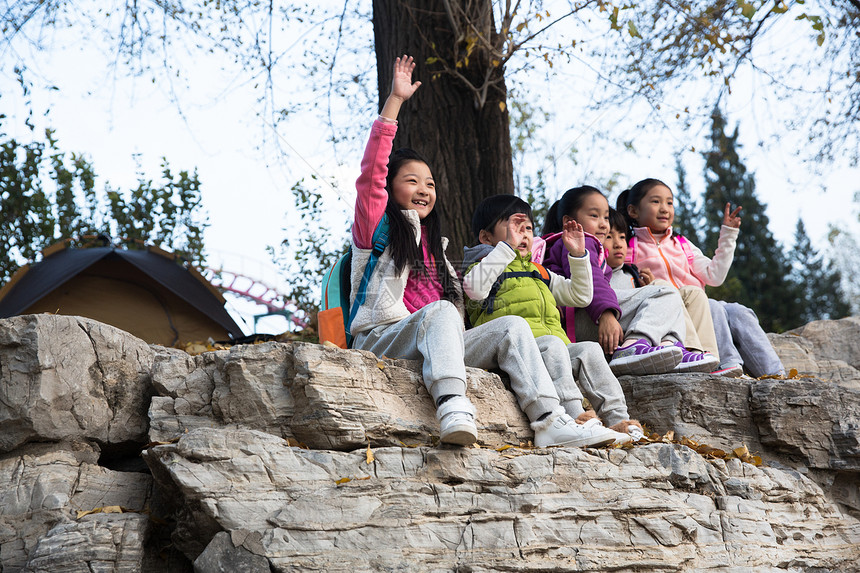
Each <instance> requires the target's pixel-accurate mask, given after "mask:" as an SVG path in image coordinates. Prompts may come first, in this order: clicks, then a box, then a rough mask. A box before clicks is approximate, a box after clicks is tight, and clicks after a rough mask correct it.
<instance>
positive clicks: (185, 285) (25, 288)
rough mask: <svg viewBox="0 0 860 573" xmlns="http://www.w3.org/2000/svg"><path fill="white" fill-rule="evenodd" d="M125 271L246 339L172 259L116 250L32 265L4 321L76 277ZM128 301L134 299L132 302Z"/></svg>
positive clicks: (2, 311) (0, 303)
mask: <svg viewBox="0 0 860 573" xmlns="http://www.w3.org/2000/svg"><path fill="white" fill-rule="evenodd" d="M127 265H131V266H132V267H134V269H137V271H139V272H140V273H143V275H144V276H140V275H138V277H137V279H134V280H135V282H137V283H139V285H141V286H142V285H143V284H144V283H146V282H149V281H147V280H145V279H146V278H147V277H148V278H149V279H151V280H152V281H154V283H157V284H158V285H160V286H161V287H163V288H164V289H165V290H167V291H169V292H170V293H172V294H173V295H175V296H176V297H178V298H179V299H181V301H183V302H184V303H185V304H187V305H190V306H191V307H193V308H194V309H196V310H197V311H198V312H199V313H200V314H202V315H204V316H205V317H207V318H208V319H210V320H211V321H212V322H214V323H216V324H217V325H219V326H220V327H221V328H223V330H224V331H226V332H227V333H228V334H229V335H230V336H231V337H233V338H238V337H241V336H243V333H242V329H241V328H239V326H238V325H237V324H236V322H235V321H234V320H233V318H232V317H231V316H230V315H229V314H228V313H227V311H226V310H225V308H224V304H223V300H222V299H219V298H218V297H217V296H216V295H215V294H213V292H212V291H210V289H209V288H208V287H207V286H206V285H205V284H203V283H202V282H201V281H200V280H198V278H196V277H195V276H194V275H193V274H192V273H190V272H189V271H188V269H186V268H185V267H183V266H182V265H180V264H178V263H177V262H176V261H175V260H174V259H172V258H168V257H165V256H163V255H159V254H156V253H153V252H149V251H147V250H126V249H120V248H115V247H93V248H85V249H63V250H61V251H59V252H56V253H54V254H52V255H50V256H48V257H45V258H44V259H43V260H42V261H40V262H38V263H34V264H32V265H31V266H30V268H29V269H28V270H27V272H26V274H24V275H23V276H22V277H21V278H20V279H19V280H18V281H17V282H16V283H15V285H14V286H13V287H12V288H11V290H10V291H9V292H8V293H6V295H5V296H4V297H3V298H2V299H0V318H7V317H10V316H16V315H18V314H22V313H24V312H25V311H27V310H28V309H32V308H33V307H34V306H38V304H37V303H38V302H39V301H40V300H42V299H45V298H46V297H47V298H51V296H52V293H54V291H56V290H57V289H58V288H59V287H61V286H62V285H64V284H66V285H67V286H69V285H68V283H70V281H73V279H74V278H75V277H79V276H81V275H86V273H87V270H88V269H93V268H96V269H100V270H99V272H100V273H101V274H104V269H106V268H109V267H116V268H120V267H126V268H128V267H127ZM81 280H88V281H90V283H92V280H93V277H87V276H81ZM114 282H116V281H114ZM69 288H72V287H69ZM138 299H139V295H138ZM116 300H118V299H116ZM128 300H132V301H133V300H135V299H134V297H131V298H128ZM105 302H106V304H107V301H105ZM126 304H127V303H126ZM101 310H104V309H101ZM147 312H148V311H147ZM63 314H66V313H63ZM85 316H86V315H85Z"/></svg>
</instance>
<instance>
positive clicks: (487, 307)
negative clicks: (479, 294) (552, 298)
mask: <svg viewBox="0 0 860 573" xmlns="http://www.w3.org/2000/svg"><path fill="white" fill-rule="evenodd" d="M541 271H543V272H541ZM524 277H529V278H533V279H536V280H539V281H541V282H542V283H544V284H545V285H546V286H547V288H549V273H547V272H546V270H545V269H544V268H543V267H540V270H533V271H510V272H506V273H502V274H500V275H499V278H497V279H496V282H494V283H493V286H492V287H491V288H490V294H489V295H487V298H485V299H484V300H483V301H481V310H483V311H484V312H486V313H487V314H493V311H494V310H495V308H494V307H495V302H496V294H497V293H498V292H499V289H500V288H501V286H502V283H503V282H505V279H513V278H524Z"/></svg>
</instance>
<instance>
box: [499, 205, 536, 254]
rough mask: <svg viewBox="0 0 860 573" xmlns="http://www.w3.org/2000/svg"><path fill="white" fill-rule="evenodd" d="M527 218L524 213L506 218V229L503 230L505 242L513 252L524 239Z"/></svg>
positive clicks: (527, 222)
mask: <svg viewBox="0 0 860 573" xmlns="http://www.w3.org/2000/svg"><path fill="white" fill-rule="evenodd" d="M529 222H530V221H529V218H528V216H526V215H525V213H515V214H513V215H511V216H510V217H508V223H507V228H506V229H505V231H506V232H505V242H506V243H507V244H509V245H510V246H511V248H512V249H513V250H515V251H516V250H518V248H519V246H520V243H522V242H523V240H525V237H526V225H527V224H529Z"/></svg>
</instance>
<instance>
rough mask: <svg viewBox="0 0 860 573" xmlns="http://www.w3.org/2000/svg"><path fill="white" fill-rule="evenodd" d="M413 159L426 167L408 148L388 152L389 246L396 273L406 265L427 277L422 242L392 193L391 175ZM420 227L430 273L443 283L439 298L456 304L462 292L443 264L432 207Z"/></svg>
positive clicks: (440, 228)
mask: <svg viewBox="0 0 860 573" xmlns="http://www.w3.org/2000/svg"><path fill="white" fill-rule="evenodd" d="M412 161H420V162H421V163H423V164H424V165H428V166H429V164H428V163H427V160H426V159H425V158H424V156H422V155H421V154H420V153H418V152H417V151H415V150H414V149H409V148H408V147H403V148H401V149H398V150H397V151H395V152H394V153H392V154H391V157H390V158H389V160H388V175H386V177H385V189H386V191H388V203H387V204H386V206H385V213H386V214H387V215H388V221H389V223H390V225H391V229H390V233H391V235H390V240H389V243H388V246H389V248H390V249H391V258H392V259H393V260H394V266H395V268H396V269H397V272H398V273H400V272H401V271H403V269H404V268H405V267H406V266H407V265H409V266H410V268H411V269H412V270H413V272H418V273H421V274H422V275H424V276H427V277H429V276H430V270H429V269H427V268H426V267H425V266H424V256H423V252H422V250H421V242H420V241H418V243H417V244H416V241H415V230H414V229H413V227H412V225H411V224H410V223H409V221H408V220H407V219H406V217H405V216H404V215H403V208H402V207H401V206H400V205H398V204H397V201H395V200H394V195H393V189H394V187H393V181H394V178H395V177H396V176H397V173H398V172H399V171H400V168H401V167H403V165H404V164H406V163H409V162H412ZM437 200H438V190H437ZM421 226H422V227H423V228H424V234H425V235H426V237H427V248H428V249H429V250H430V255H431V256H432V258H433V261H434V263H435V265H436V268H435V269H433V274H434V275H435V276H436V278H437V279H438V280H439V284H441V285H442V298H443V299H445V300H447V301H450V302H453V303H458V302H459V301H461V300H462V296H463V295H462V293H461V292H460V289H459V288H458V285H457V279H456V278H455V277H452V276H451V274H450V273H449V272H448V268H447V266H446V265H445V253H444V252H443V251H442V225H441V222H440V220H439V214H438V213H437V212H436V209H435V208H434V209H433V210H432V211H430V213H428V214H427V216H426V217H424V219H423V220H422V221H421Z"/></svg>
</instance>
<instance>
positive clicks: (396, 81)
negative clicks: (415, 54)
mask: <svg viewBox="0 0 860 573" xmlns="http://www.w3.org/2000/svg"><path fill="white" fill-rule="evenodd" d="M414 70H415V61H414V60H413V59H412V56H407V55H406V54H404V55H402V56H400V57H399V58H397V59H396V60H394V77H393V78H392V79H391V97H396V98H399V99H400V100H401V101H406V100H408V99H409V98H411V97H412V94H414V93H415V90H417V89H418V88H419V87H421V82H415V83H412V72H413V71H414Z"/></svg>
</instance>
